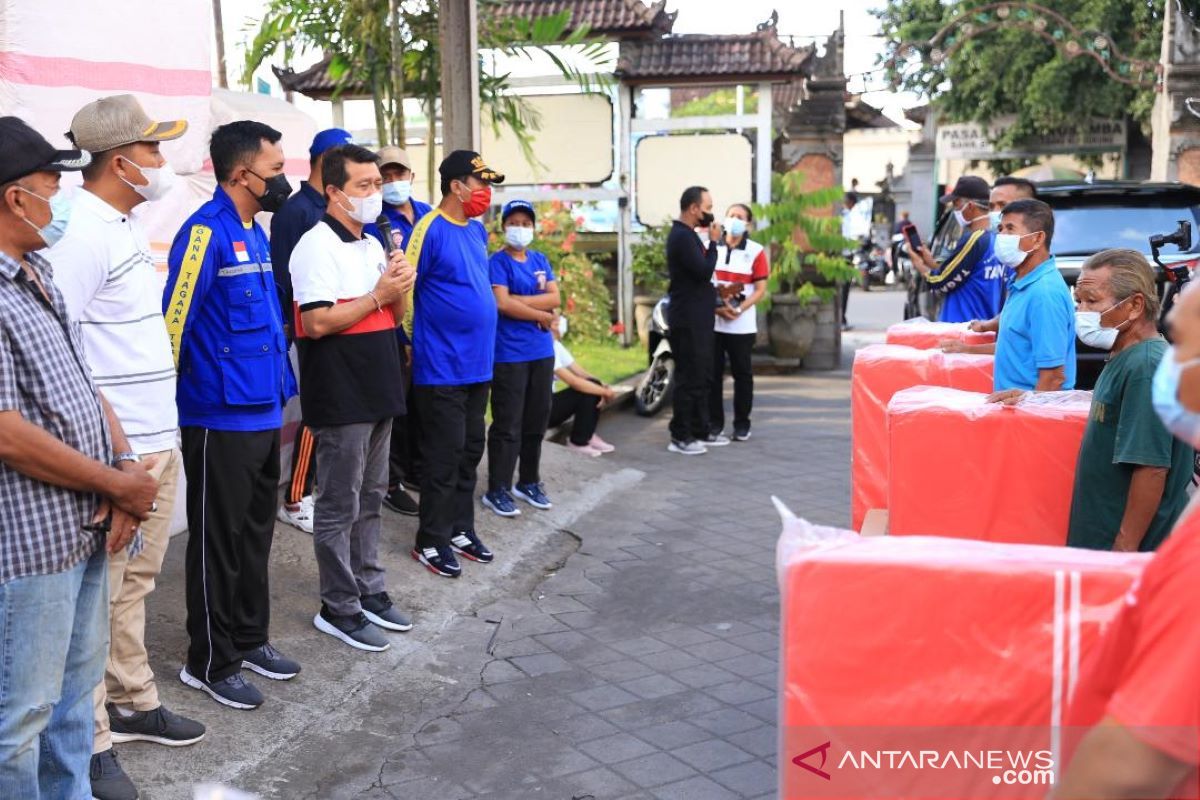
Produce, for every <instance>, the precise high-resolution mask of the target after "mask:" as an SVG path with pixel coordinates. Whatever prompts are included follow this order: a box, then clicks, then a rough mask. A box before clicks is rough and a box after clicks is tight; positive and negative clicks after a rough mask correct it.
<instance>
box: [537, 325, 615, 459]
mask: <svg viewBox="0 0 1200 800" xmlns="http://www.w3.org/2000/svg"><path fill="white" fill-rule="evenodd" d="M566 332H567V320H566V317H559V324H558V326H557V327H555V328H553V333H554V377H555V379H556V380H555V382H554V390H555V391H554V398H553V400H552V401H551V404H550V427H558V426H559V425H562V424H563V423H564V422H566V421H567V420H569V419H572V418H574V420H575V421H574V422H573V423H572V425H571V435H570V437H568V439H567V449H568V450H574V451H575V452H577V453H582V454H583V455H585V456H598V455H601V454H603V453H611V452H612V451H613V450H615V449H616V448H614V447H613V446H612V445H611V444H609V443H608V442H606V441H604V440H603V439H601V438H600V437H599V435H597V433H596V424H597V422H598V421H599V418H600V409H601V408H603V407H604V406H605V404H607V403H611V402H612V401H613V398H615V397H616V396H617V393H616V392H615V391H614V390H613V388H612V387H611V386H607V385H605V383H604V382H603V381H601V380H600V379H599V378H597V377H596V376H595V375H592V374H591V373H590V372H588V371H587V370H585V369H584V368H583V367H581V366H579V362H578V361H576V360H575V358H574V356H572V355H571V351H570V350H568V349H567V347H566V345H564V344H563V343H562V336H563V334H565V333H566ZM562 384H565V387H564V386H562Z"/></svg>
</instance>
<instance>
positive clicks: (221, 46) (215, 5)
mask: <svg viewBox="0 0 1200 800" xmlns="http://www.w3.org/2000/svg"><path fill="white" fill-rule="evenodd" d="M212 11H213V33H214V34H216V38H217V85H218V86H220V87H221V88H222V89H228V88H229V75H228V73H227V72H226V70H225V22H224V21H223V20H222V18H221V0H212Z"/></svg>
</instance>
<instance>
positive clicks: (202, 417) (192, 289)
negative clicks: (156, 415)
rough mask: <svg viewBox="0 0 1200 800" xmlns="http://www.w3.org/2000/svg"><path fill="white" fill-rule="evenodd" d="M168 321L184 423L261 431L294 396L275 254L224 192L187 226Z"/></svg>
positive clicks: (179, 244) (177, 250) (177, 249)
mask: <svg viewBox="0 0 1200 800" xmlns="http://www.w3.org/2000/svg"><path fill="white" fill-rule="evenodd" d="M167 264H168V273H167V285H166V289H165V290H164V291H163V315H164V316H165V317H166V323H167V334H168V335H169V337H170V339H171V349H172V351H173V352H174V355H175V365H176V368H177V369H178V372H179V383H178V385H177V386H176V391H175V402H176V405H178V406H179V424H180V425H181V426H189V425H190V426H195V427H203V428H211V429H213V430H225V431H264V430H271V429H272V428H278V427H280V426H281V425H282V424H283V406H284V404H285V403H287V401H288V398H290V397H292V396H293V395H294V394H295V393H296V382H295V378H294V376H293V375H292V370H291V365H290V364H289V363H288V357H287V342H286V340H285V338H284V332H283V323H282V316H281V314H280V311H279V300H278V297H277V296H276V292H275V280H274V275H273V272H272V269H271V249H270V244H269V242H268V241H267V235H266V233H264V232H263V229H262V228H261V227H259V225H258V223H256V222H255V223H251V224H250V225H249V226H246V225H244V224H243V223H242V219H241V215H239V214H238V211H237V207H236V206H234V204H233V200H231V199H230V197H229V195H228V194H226V193H225V190H224V189H223V188H221V187H219V186H218V187H217V190H216V192H214V193H213V198H212V200H209V201H208V202H207V203H205V204H204V205H202V206H201V207H200V208H199V210H197V211H196V213H194V214H192V216H191V217H189V218H188V219H187V221H186V222H185V223H184V224H183V227H182V228H180V229H179V233H177V234H176V235H175V241H174V242H172V244H171V253H170V255H169V256H168V259H167Z"/></svg>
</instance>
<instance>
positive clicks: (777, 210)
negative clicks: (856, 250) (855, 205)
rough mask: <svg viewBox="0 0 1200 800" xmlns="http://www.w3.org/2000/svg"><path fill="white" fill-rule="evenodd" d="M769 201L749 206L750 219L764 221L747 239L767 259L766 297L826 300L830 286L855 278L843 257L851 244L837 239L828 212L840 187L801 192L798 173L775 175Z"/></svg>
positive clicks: (833, 220)
mask: <svg viewBox="0 0 1200 800" xmlns="http://www.w3.org/2000/svg"><path fill="white" fill-rule="evenodd" d="M771 196H772V197H774V198H775V200H774V202H772V203H769V204H767V205H762V204H759V203H753V204H752V208H753V209H754V218H755V219H757V220H766V225H763V226H761V227H758V228H755V231H754V234H753V237H754V241H756V242H758V243H759V244H761V245H762V246H763V247H765V248H767V252H768V253H769V254H770V255H769V258H770V261H771V271H770V273H769V274H770V277H769V278H768V279H767V287H768V289H769V290H770V294H772V295H775V294H795V295H797V296H798V297H800V299H801V300H805V301H809V300H815V299H818V298H819V299H828V298H829V297H831V296H832V295H833V291H834V290H833V289H832V288H831V287H833V286H834V285H836V284H838V283H845V282H850V281H854V280H857V279H858V271H857V270H856V269H855V268H854V267H853V266H852V265H851V264H850V263H849V262H847V260H846V257H845V255H844V252H845V251H846V250H850V249H852V248H853V247H855V242H854V241H853V240H851V239H847V238H846V237H844V236H842V229H841V224H842V223H841V220H840V219H839V218H838V217H837V216H835V215H834V213H833V208H834V206H835V205H836V204H837V202H838V201H839V200H841V198H842V189H841V187H840V186H830V187H827V188H824V189H812V190H809V191H805V189H804V174H803V173H802V172H787V173H783V174H779V173H775V174H774V175H772V176H771ZM768 299H769V298H768Z"/></svg>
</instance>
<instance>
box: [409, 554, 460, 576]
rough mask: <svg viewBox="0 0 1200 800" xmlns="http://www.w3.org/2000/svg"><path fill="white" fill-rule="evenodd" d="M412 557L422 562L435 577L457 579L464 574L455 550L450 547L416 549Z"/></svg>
mask: <svg viewBox="0 0 1200 800" xmlns="http://www.w3.org/2000/svg"><path fill="white" fill-rule="evenodd" d="M412 557H413V560H415V561H420V562H421V563H422V564H424V565H425V566H426V567H427V568H428V569H429V571H430V572H432V573H433V574H434V575H441V576H442V577H443V578H457V577H458V576H459V575H461V574H462V567H460V566H459V565H458V559H457V558H455V557H454V550H452V549H451V548H449V547H414V548H413V549H412Z"/></svg>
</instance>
